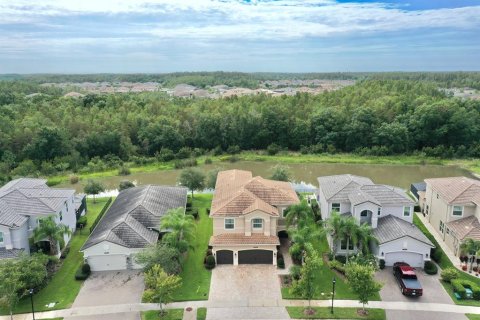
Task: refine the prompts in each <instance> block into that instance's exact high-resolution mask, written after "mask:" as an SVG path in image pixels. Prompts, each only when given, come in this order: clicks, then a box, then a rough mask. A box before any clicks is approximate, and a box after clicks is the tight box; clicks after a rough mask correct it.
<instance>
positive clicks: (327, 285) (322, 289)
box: [282, 226, 380, 301]
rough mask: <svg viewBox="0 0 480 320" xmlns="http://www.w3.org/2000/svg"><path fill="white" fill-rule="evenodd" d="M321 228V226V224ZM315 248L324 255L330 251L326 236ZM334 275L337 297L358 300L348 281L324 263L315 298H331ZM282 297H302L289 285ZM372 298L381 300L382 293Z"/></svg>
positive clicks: (283, 291)
mask: <svg viewBox="0 0 480 320" xmlns="http://www.w3.org/2000/svg"><path fill="white" fill-rule="evenodd" d="M319 228H320V226H319ZM313 245H314V247H315V248H318V252H319V254H320V255H323V253H324V252H329V247H328V242H327V239H326V238H325V237H323V238H321V239H318V241H315V243H314V244H313ZM333 277H335V279H336V283H335V299H339V300H356V299H357V296H356V295H355V294H354V293H353V292H352V291H351V290H350V288H349V286H348V283H346V281H345V280H343V279H342V278H340V277H339V276H338V275H337V274H336V273H335V272H334V271H333V270H332V269H330V267H329V266H328V265H327V264H326V263H323V265H322V266H321V267H320V270H319V272H318V274H317V277H316V279H315V284H316V285H317V287H316V290H315V299H318V300H324V299H331V297H332V295H331V292H332V280H333ZM282 297H283V298H284V299H301V297H297V296H295V295H293V294H291V293H290V290H289V288H288V287H282ZM371 300H372V301H373V300H380V295H378V294H376V295H375V296H374V297H372V298H371Z"/></svg>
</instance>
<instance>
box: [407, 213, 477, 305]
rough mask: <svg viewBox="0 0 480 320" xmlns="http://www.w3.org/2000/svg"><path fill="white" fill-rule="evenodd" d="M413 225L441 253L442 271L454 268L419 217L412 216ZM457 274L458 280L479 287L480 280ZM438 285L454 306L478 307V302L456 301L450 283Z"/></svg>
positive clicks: (463, 273)
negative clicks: (473, 283) (463, 280)
mask: <svg viewBox="0 0 480 320" xmlns="http://www.w3.org/2000/svg"><path fill="white" fill-rule="evenodd" d="M413 223H414V224H415V225H416V226H417V227H418V228H419V229H420V230H422V232H423V233H424V234H425V235H426V236H427V238H429V239H430V241H432V242H433V244H434V245H435V246H436V247H437V250H440V251H442V253H443V254H442V258H441V260H440V262H439V266H440V268H442V269H445V268H455V266H454V265H453V263H452V262H451V261H450V259H448V257H447V256H446V255H445V253H444V252H443V250H442V248H441V247H440V245H439V244H438V242H437V241H436V240H435V238H434V237H433V236H432V235H431V234H430V232H429V231H428V230H427V228H426V227H425V225H424V224H423V222H422V221H421V220H420V218H419V217H417V215H416V214H415V215H414V216H413ZM458 274H459V278H460V279H465V280H470V281H473V282H475V283H476V284H477V285H480V278H477V277H475V276H473V275H470V274H467V273H465V272H461V271H458ZM440 283H441V284H442V285H443V287H444V288H445V290H446V291H447V292H448V294H449V295H450V297H451V298H452V300H453V302H455V304H459V305H465V306H476V307H480V301H478V300H457V298H455V296H454V295H453V287H452V285H451V284H450V283H447V282H444V281H441V280H440Z"/></svg>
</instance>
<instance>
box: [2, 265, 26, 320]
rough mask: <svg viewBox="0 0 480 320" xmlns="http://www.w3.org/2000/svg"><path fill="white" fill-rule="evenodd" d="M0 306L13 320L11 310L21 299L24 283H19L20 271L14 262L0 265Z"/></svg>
mask: <svg viewBox="0 0 480 320" xmlns="http://www.w3.org/2000/svg"><path fill="white" fill-rule="evenodd" d="M0 278H1V279H2V281H1V282H0V306H2V307H4V308H5V309H7V310H9V311H10V319H12V320H13V309H14V308H15V306H16V305H17V303H18V301H20V298H21V297H22V291H23V290H24V288H25V283H23V282H22V281H21V270H20V269H19V268H18V267H17V266H16V263H15V261H13V260H7V261H5V262H2V264H1V265H0Z"/></svg>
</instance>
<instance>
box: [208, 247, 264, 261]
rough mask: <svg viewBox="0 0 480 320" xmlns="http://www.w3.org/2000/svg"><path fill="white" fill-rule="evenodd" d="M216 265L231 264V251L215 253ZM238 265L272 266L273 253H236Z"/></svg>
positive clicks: (260, 251) (243, 251) (249, 251)
mask: <svg viewBox="0 0 480 320" xmlns="http://www.w3.org/2000/svg"><path fill="white" fill-rule="evenodd" d="M216 256H217V264H233V251H230V250H219V251H217V252H216ZM238 264H273V251H270V250H242V251H238Z"/></svg>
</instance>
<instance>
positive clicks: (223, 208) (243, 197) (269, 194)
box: [210, 170, 299, 216]
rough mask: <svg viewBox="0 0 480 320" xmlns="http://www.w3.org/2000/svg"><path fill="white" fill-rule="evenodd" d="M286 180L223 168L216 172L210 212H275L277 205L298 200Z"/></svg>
mask: <svg viewBox="0 0 480 320" xmlns="http://www.w3.org/2000/svg"><path fill="white" fill-rule="evenodd" d="M298 202H299V200H298V197H297V194H296V193H295V190H293V188H292V186H291V185H290V183H288V182H281V181H273V180H267V179H264V178H262V177H252V173H251V172H250V171H244V170H226V171H221V172H219V173H218V176H217V182H216V185H215V193H214V195H213V200H212V210H211V212H210V214H211V215H213V216H215V215H243V214H247V213H249V212H252V211H254V210H257V209H258V210H261V211H263V212H266V213H268V214H271V215H278V210H277V209H276V208H275V207H274V206H277V205H291V204H295V203H298Z"/></svg>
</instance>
